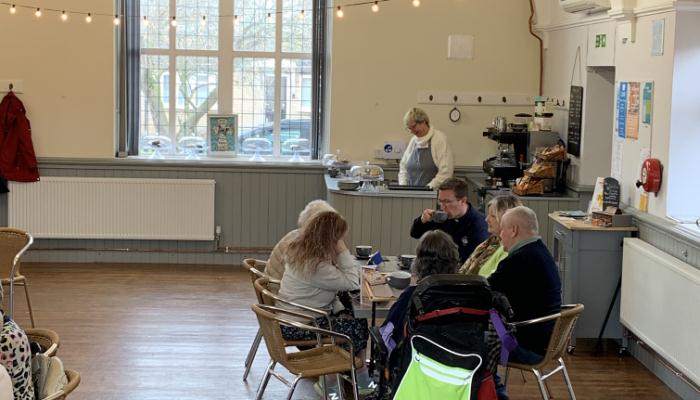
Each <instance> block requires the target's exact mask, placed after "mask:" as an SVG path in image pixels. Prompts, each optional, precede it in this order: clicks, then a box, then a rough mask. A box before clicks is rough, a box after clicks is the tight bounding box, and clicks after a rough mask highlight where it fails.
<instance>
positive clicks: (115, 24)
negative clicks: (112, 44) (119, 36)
mask: <svg viewBox="0 0 700 400" xmlns="http://www.w3.org/2000/svg"><path fill="white" fill-rule="evenodd" d="M113 22H114V26H119V16H118V15H115V16H114V20H113Z"/></svg>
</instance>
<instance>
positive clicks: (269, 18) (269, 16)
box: [267, 13, 272, 22]
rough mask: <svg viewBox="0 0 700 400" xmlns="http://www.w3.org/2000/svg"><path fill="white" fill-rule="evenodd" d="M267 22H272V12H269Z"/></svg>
mask: <svg viewBox="0 0 700 400" xmlns="http://www.w3.org/2000/svg"><path fill="white" fill-rule="evenodd" d="M267 22H272V13H267Z"/></svg>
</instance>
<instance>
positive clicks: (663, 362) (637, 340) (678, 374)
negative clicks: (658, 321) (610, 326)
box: [626, 329, 700, 393]
mask: <svg viewBox="0 0 700 400" xmlns="http://www.w3.org/2000/svg"><path fill="white" fill-rule="evenodd" d="M626 331H627V337H628V338H631V339H632V340H634V342H635V343H636V344H637V345H639V346H640V347H642V348H643V349H644V350H646V351H647V352H649V353H651V354H652V355H653V356H654V359H656V360H657V361H659V362H660V363H661V365H663V366H664V367H666V369H668V370H669V371H671V373H673V375H675V376H676V377H677V378H678V379H680V380H682V381H683V382H685V383H686V384H688V386H690V387H692V388H693V389H694V390H695V392H697V393H700V386H699V385H698V384H697V383H695V382H693V381H691V380H690V379H689V378H688V377H687V376H686V375H685V374H684V373H682V372H680V371H678V370H677V369H676V367H674V366H673V365H671V364H670V363H669V362H668V361H666V359H665V358H664V357H662V356H661V355H660V354H659V353H657V352H656V350H654V349H652V348H651V347H649V345H648V344H646V343H644V341H643V340H642V339H640V338H638V337H637V336H636V335H635V334H634V333H632V332H631V331H630V330H628V329H627V330H626Z"/></svg>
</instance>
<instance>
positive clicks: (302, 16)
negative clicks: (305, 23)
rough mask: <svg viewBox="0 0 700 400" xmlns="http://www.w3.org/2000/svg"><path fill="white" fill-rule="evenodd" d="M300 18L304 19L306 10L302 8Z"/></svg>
mask: <svg viewBox="0 0 700 400" xmlns="http://www.w3.org/2000/svg"><path fill="white" fill-rule="evenodd" d="M299 18H300V19H304V9H303V8H302V9H301V11H300V12H299Z"/></svg>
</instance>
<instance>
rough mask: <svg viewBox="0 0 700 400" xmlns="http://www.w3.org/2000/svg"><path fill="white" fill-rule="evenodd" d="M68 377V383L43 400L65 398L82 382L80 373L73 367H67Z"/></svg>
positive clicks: (61, 399)
mask: <svg viewBox="0 0 700 400" xmlns="http://www.w3.org/2000/svg"><path fill="white" fill-rule="evenodd" d="M66 379H68V383H66V385H65V386H63V389H62V390H60V391H59V392H57V393H54V394H52V395H49V396H48V397H45V398H43V399H41V400H65V399H66V398H67V397H68V395H69V394H71V393H72V392H73V391H74V390H75V388H77V387H78V385H79V384H80V374H79V373H78V372H77V371H74V370H72V369H66Z"/></svg>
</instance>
